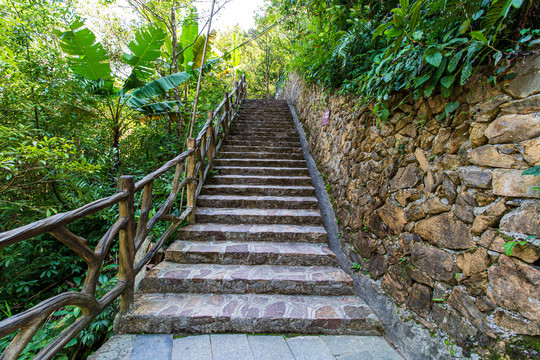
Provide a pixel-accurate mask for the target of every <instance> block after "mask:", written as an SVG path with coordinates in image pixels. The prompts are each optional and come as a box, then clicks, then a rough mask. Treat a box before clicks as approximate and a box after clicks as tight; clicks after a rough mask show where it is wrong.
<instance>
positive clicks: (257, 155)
mask: <svg viewBox="0 0 540 360" xmlns="http://www.w3.org/2000/svg"><path fill="white" fill-rule="evenodd" d="M218 157H219V158H220V159H283V160H304V155H303V154H302V153H273V152H257V151H244V152H242V151H220V152H219V154H218Z"/></svg>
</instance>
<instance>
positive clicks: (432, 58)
mask: <svg viewBox="0 0 540 360" xmlns="http://www.w3.org/2000/svg"><path fill="white" fill-rule="evenodd" d="M426 61H427V62H428V63H429V64H431V65H433V66H435V67H439V65H441V61H442V54H441V53H440V52H436V53H434V54H430V55H427V56H426Z"/></svg>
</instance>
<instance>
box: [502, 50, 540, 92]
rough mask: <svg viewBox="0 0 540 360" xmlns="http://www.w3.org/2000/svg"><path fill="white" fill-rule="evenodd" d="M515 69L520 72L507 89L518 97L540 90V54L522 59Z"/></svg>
mask: <svg viewBox="0 0 540 360" xmlns="http://www.w3.org/2000/svg"><path fill="white" fill-rule="evenodd" d="M514 71H515V72H516V73H517V74H518V75H517V76H516V77H515V78H514V79H513V80H512V81H510V82H509V83H508V84H507V85H506V86H505V90H506V91H507V92H508V93H509V94H510V95H512V96H513V97H516V98H524V97H527V96H530V95H533V94H537V93H539V92H540V54H536V55H533V56H527V57H525V58H523V59H521V60H520V61H519V62H518V64H517V65H516V67H515V69H514Z"/></svg>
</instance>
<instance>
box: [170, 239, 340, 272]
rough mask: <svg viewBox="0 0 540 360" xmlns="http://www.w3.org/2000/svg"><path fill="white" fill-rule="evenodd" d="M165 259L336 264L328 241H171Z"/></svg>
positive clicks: (270, 263)
mask: <svg viewBox="0 0 540 360" xmlns="http://www.w3.org/2000/svg"><path fill="white" fill-rule="evenodd" d="M165 260H166V261H170V262H177V263H184V264H197V263H201V264H207V263H213V264H226V265H242V264H243V265H264V264H269V265H297V266H298V265H299V266H336V265H337V262H336V255H335V254H334V252H333V251H331V250H330V248H329V247H328V245H326V244H321V243H315V244H310V243H296V242H284V243H278V242H264V241H257V242H236V241H180V240H177V241H175V242H174V243H173V244H172V245H171V246H169V248H168V249H167V251H166V252H165Z"/></svg>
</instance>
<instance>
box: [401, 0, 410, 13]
mask: <svg viewBox="0 0 540 360" xmlns="http://www.w3.org/2000/svg"><path fill="white" fill-rule="evenodd" d="M399 6H401V9H402V10H403V11H406V10H407V9H408V8H409V0H399Z"/></svg>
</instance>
